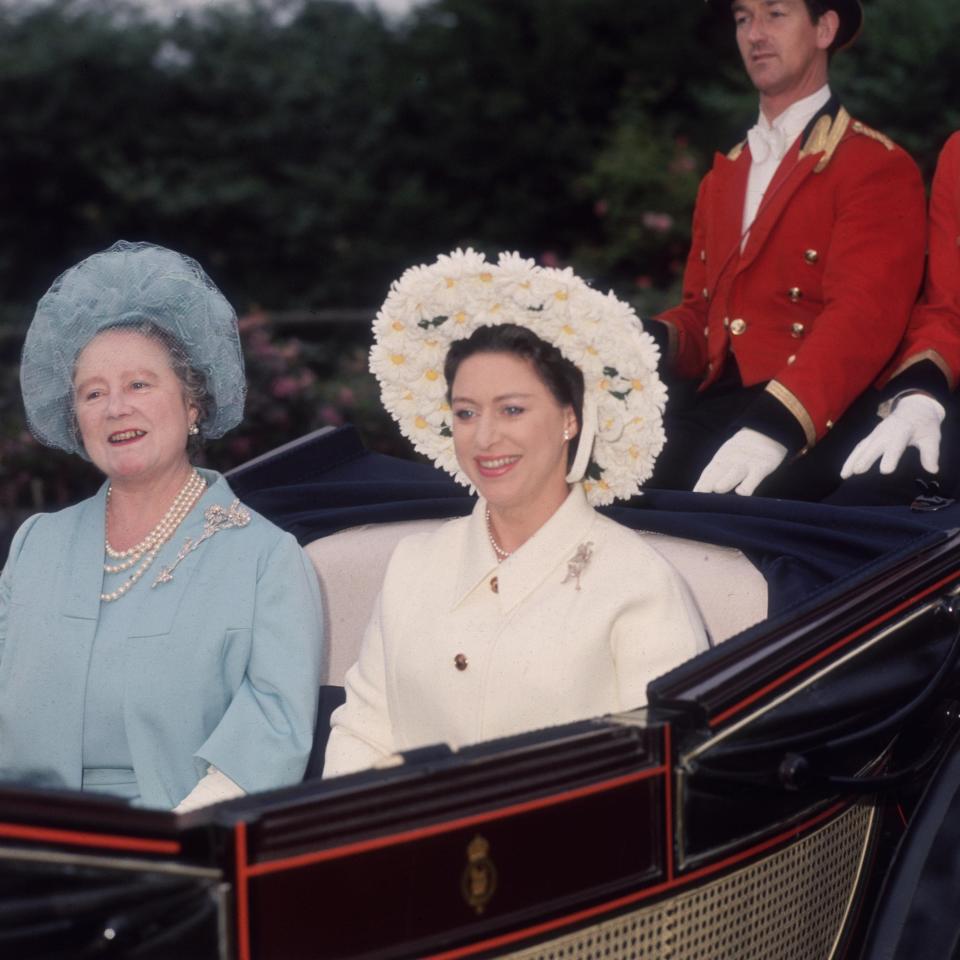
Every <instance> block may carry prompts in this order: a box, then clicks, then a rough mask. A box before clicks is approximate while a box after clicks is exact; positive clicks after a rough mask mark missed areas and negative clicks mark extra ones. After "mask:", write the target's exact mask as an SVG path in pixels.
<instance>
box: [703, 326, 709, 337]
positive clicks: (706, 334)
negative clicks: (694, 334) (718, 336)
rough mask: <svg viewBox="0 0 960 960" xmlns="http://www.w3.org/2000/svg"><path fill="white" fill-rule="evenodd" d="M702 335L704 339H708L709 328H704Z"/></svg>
mask: <svg viewBox="0 0 960 960" xmlns="http://www.w3.org/2000/svg"><path fill="white" fill-rule="evenodd" d="M703 335H704V336H705V337H709V336H710V328H709V327H704V328H703Z"/></svg>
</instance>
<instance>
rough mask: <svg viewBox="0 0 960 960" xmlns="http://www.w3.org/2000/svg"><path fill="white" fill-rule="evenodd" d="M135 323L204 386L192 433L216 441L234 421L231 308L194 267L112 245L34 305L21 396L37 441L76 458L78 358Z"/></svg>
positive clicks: (171, 255) (177, 258) (237, 403)
mask: <svg viewBox="0 0 960 960" xmlns="http://www.w3.org/2000/svg"><path fill="white" fill-rule="evenodd" d="M141 323H151V324H153V325H155V326H156V327H158V328H160V330H162V331H163V332H164V333H166V334H168V335H170V336H171V337H172V338H173V339H174V340H175V341H176V342H177V343H178V344H179V345H180V346H182V347H183V350H184V352H185V353H186V355H187V357H188V359H189V362H190V366H191V367H193V369H194V370H196V371H197V372H198V373H200V374H202V375H203V377H204V378H205V380H206V388H207V392H208V394H209V408H208V410H207V412H206V416H205V417H204V418H203V421H202V422H201V423H199V424H198V426H199V427H200V435H201V436H202V437H205V438H213V437H221V436H223V434H225V433H226V432H227V431H228V430H230V429H232V428H233V427H235V426H236V425H237V424H238V423H239V422H240V419H241V417H242V416H243V403H244V400H245V398H246V393H247V385H246V379H245V377H244V374H243V353H242V351H241V349H240V336H239V333H238V331H237V315H236V313H235V312H234V310H233V307H231V306H230V304H229V303H228V302H227V300H226V298H225V297H224V296H223V294H222V293H221V292H220V291H219V290H218V289H217V288H216V286H215V285H214V283H213V281H212V280H211V279H210V278H209V277H208V276H207V274H206V273H205V272H204V270H203V268H202V267H201V266H200V264H199V263H197V262H196V260H193V259H191V258H190V257H185V256H183V255H182V254H179V253H176V252H174V251H173V250H168V249H166V248H165V247H158V246H155V245H154V244H150V243H129V242H127V241H126V240H120V241H119V242H117V243H115V244H114V245H113V246H112V247H110V249H109V250H105V251H103V252H102V253H95V254H93V255H92V256H90V257H87V259H86V260H82V261H81V262H80V263H78V264H77V265H76V266H74V267H71V268H70V269H69V270H67V271H65V272H64V273H62V274H61V275H60V276H59V277H57V279H56V280H54V281H53V285H52V286H51V287H50V289H49V290H48V291H47V292H46V293H45V294H44V295H43V297H42V298H41V300H40V302H39V303H38V304H37V311H36V313H35V314H34V317H33V321H32V322H31V324H30V328H29V330H28V331H27V337H26V340H25V342H24V345H23V356H22V358H21V362H20V389H21V391H22V393H23V404H24V407H25V409H26V414H27V423H28V424H29V426H30V431H31V432H32V433H33V435H34V436H35V437H36V438H37V439H38V440H39V441H40V442H41V443H44V444H46V445H47V446H50V447H58V448H59V449H61V450H67V451H69V452H71V453H79V454H80V455H81V456H84V455H85V454H84V451H83V447H82V444H81V443H80V439H79V437H78V436H77V433H76V429H75V417H74V401H73V374H74V366H75V364H76V360H77V356H78V355H79V353H80V351H81V350H83V348H84V347H85V346H86V345H87V344H88V343H89V342H90V341H91V340H92V339H93V338H94V337H95V336H96V335H97V334H98V333H100V332H101V331H103V330H106V329H108V328H111V327H123V326H136V325H138V324H141Z"/></svg>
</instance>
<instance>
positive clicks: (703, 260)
mask: <svg viewBox="0 0 960 960" xmlns="http://www.w3.org/2000/svg"><path fill="white" fill-rule="evenodd" d="M700 262H701V263H706V262H707V251H706V250H701V251H700Z"/></svg>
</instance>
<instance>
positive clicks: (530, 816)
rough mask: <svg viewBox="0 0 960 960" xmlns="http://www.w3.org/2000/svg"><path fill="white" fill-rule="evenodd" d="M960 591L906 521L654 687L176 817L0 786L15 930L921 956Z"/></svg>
mask: <svg viewBox="0 0 960 960" xmlns="http://www.w3.org/2000/svg"><path fill="white" fill-rule="evenodd" d="M958 589H960V535H958V534H952V533H950V532H942V533H931V534H930V535H929V536H926V535H924V536H919V537H918V538H917V539H916V540H915V542H914V543H913V544H911V545H910V546H909V548H906V549H902V550H900V551H898V552H897V551H895V552H894V553H892V554H891V555H888V556H885V557H884V558H883V559H882V560H880V561H878V562H876V563H874V564H873V565H872V567H871V568H870V569H866V570H864V571H862V572H860V573H858V574H857V575H856V576H852V577H849V578H847V579H846V580H844V581H841V582H839V583H837V584H836V585H835V586H833V587H831V588H829V589H827V590H823V591H820V592H818V593H817V594H816V596H813V597H811V598H810V599H809V600H807V601H805V602H803V603H800V604H799V605H797V606H795V607H794V608H793V609H790V610H786V611H784V612H782V613H780V614H779V615H777V616H775V617H772V618H770V619H769V620H767V621H765V622H764V623H762V624H760V625H758V626H757V627H755V628H752V629H750V630H748V631H746V632H744V633H743V634H740V635H739V636H736V637H734V638H732V639H730V640H728V641H726V642H725V643H724V644H721V645H720V646H718V647H716V648H715V649H713V650H711V651H709V652H707V653H705V654H703V655H701V656H700V657H697V658H696V659H694V660H692V661H690V662H688V663H686V664H684V665H683V666H681V667H680V668H678V669H677V670H674V671H673V672H672V673H670V674H668V675H667V676H665V677H662V678H660V679H659V680H658V681H656V682H655V683H654V684H652V685H651V687H650V689H649V706H648V707H647V708H645V709H642V710H638V711H633V712H630V713H625V714H623V715H619V716H613V717H606V718H600V719H597V720H592V721H585V722H582V723H577V724H572V725H569V726H565V727H558V728H554V729H550V730H545V731H540V732H536V733H531V734H526V735H523V736H518V737H513V738H509V739H506V740H500V741H493V742H490V743H485V744H481V745H477V746H474V747H470V748H467V749H464V750H461V751H459V752H456V753H452V752H450V751H448V750H446V749H444V748H439V747H438V748H428V749H425V750H420V751H415V752H414V753H411V754H407V755H406V756H405V762H404V763H402V764H400V765H396V766H392V767H389V768H386V769H381V770H375V771H368V772H364V773H358V774H354V775H352V776H348V777H341V778H336V779H333V780H330V781H320V780H308V781H306V782H304V783H303V784H300V785H298V786H296V787H290V788H286V789H284V790H278V791H273V792H270V793H265V794H261V795H256V796H250V797H246V798H243V799H240V800H235V801H231V802H228V803H224V804H220V805H218V806H216V807H213V808H209V809H206V810H200V811H197V812H195V813H192V814H188V815H185V816H182V817H176V816H174V815H172V814H169V813H161V812H150V811H142V810H132V809H128V808H126V807H125V806H124V805H123V804H121V803H119V802H111V801H109V800H105V799H102V798H96V799H94V798H90V797H87V796H83V795H77V794H67V793H56V792H52V791H42V790H23V789H0V952H2V955H3V956H17V957H23V958H29V957H74V956H75V957H83V956H96V957H126V956H141V957H150V958H153V957H156V958H161V957H176V958H191V957H197V958H209V960H213V958H223V960H298V958H361V957H362V958H372V957H379V958H407V957H433V958H451V960H452V958H460V957H492V956H511V957H518V958H524V960H547V958H555V960H561V958H573V957H576V958H582V960H591V958H600V957H605V958H621V960H622V958H633V957H637V958H641V957H650V958H659V957H670V958H703V960H716V958H720V957H729V958H737V960H740V958H750V957H756V958H763V960H778V958H784V960H804V958H811V960H812V958H827V957H837V958H840V957H851V958H855V957H863V958H871V960H872V958H873V957H874V956H881V955H882V956H888V955H889V956H894V955H896V956H898V957H899V956H903V957H906V956H910V955H911V954H910V953H908V952H903V951H906V950H907V949H908V945H909V944H916V942H917V938H916V937H914V939H913V940H910V938H909V936H907V933H909V932H910V931H911V930H914V931H915V930H916V926H915V924H914V926H913V927H911V920H912V918H913V913H912V912H911V911H912V908H913V906H914V904H913V901H912V899H911V897H910V894H909V888H910V884H911V883H912V882H914V880H915V878H917V877H920V878H921V879H922V878H923V869H924V864H925V863H927V862H928V860H929V857H930V851H931V849H934V850H935V847H936V844H935V843H933V842H931V837H934V838H935V837H936V836H937V835H938V829H939V827H940V825H941V824H942V822H943V818H944V811H948V810H949V809H950V801H951V800H952V799H953V797H954V795H955V794H960V787H958V784H960V769H957V770H954V769H953V768H954V767H957V760H956V756H957V753H956V750H955V741H956V739H957V730H956V719H955V718H956V710H955V709H954V698H955V697H956V679H955V674H956V671H955V669H954V664H955V661H956V659H957V656H958V651H960V644H958V642H957V635H958V627H957V624H958V617H957V613H956V609H955V596H956V594H957V593H958ZM940 782H946V783H948V786H949V791H948V794H947V796H946V800H945V799H944V797H943V795H942V793H943V791H941V792H940V793H939V794H938V793H936V791H935V790H934V788H935V787H936V786H937V784H938V783H940ZM924 784H929V785H930V786H929V787H928V795H927V796H926V797H924V798H923V800H922V801H921V802H920V804H919V809H918V811H917V813H916V815H915V816H914V807H915V805H916V802H917V797H918V796H919V790H920V788H921V787H922V786H923V785H924ZM931 791H933V792H934V796H933V797H932V799H931V796H930V793H931ZM931 810H932V812H931ZM938 811H939V812H940V813H939V818H938ZM911 817H913V819H911ZM914 824H917V825H918V826H919V827H920V828H922V829H923V841H924V842H923V844H921V846H922V850H921V852H920V853H917V850H916V846H917V845H916V843H914V844H913V847H912V848H911V840H912V839H913V836H912V833H911V830H912V829H913V825H914ZM901 838H903V839H901ZM898 842H900V845H901V852H900V854H899V855H898V856H897V857H895V856H894V852H895V848H896V845H897V843H898ZM924 851H926V854H924ZM935 852H936V851H935ZM939 853H940V855H941V859H942V857H943V856H944V855H945V854H944V851H939ZM925 856H926V859H925ZM891 865H893V866H891ZM885 879H886V881H887V882H886V887H885V888H884V881H885ZM927 880H928V882H929V878H927ZM916 882H920V881H919V880H917V881H916ZM878 905H879V909H878ZM875 912H876V914H877V916H876V919H875V920H874V922H873V925H872V927H871V925H870V923H869V921H870V919H871V917H872V916H873V915H874V914H875ZM954 916H956V913H954ZM884 923H885V924H886V929H885V930H883V931H881V933H882V936H883V938H884V949H887V948H890V949H891V950H892V949H893V948H892V947H891V944H894V947H895V946H896V943H897V942H898V938H900V940H902V942H903V945H902V949H901V952H900V953H895V952H889V950H888V952H886V953H883V952H876V951H878V950H879V949H880V948H879V947H877V946H875V945H876V944H877V943H878V942H879V941H878V937H880V936H881V934H880V933H878V932H877V931H878V928H879V927H882V926H883V924H884ZM905 931H906V933H905ZM947 939H949V938H945V940H944V942H946V940H947ZM909 948H911V949H912V947H909ZM913 955H919V954H913ZM923 955H924V956H925V957H927V956H929V957H936V956H940V954H923ZM943 955H944V956H947V955H948V954H943Z"/></svg>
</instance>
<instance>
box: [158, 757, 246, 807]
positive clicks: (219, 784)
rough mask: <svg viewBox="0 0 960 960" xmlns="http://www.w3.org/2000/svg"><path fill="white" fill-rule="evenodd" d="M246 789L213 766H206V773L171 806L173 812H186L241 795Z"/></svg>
mask: <svg viewBox="0 0 960 960" xmlns="http://www.w3.org/2000/svg"><path fill="white" fill-rule="evenodd" d="M245 794H246V790H244V789H243V787H241V786H239V785H238V784H236V783H234V782H233V781H232V780H231V779H230V778H229V777H228V776H227V775H226V774H225V773H222V772H221V771H219V770H218V769H217V768H216V767H214V766H209V767H207V775H206V776H205V777H203V779H201V780H200V782H199V783H198V784H197V785H196V786H195V787H194V788H193V789H192V790H191V791H190V792H189V793H188V794H187V795H186V796H185V797H184V798H183V799H182V800H181V801H180V802H179V803H178V804H177V805H176V806H175V807H174V808H173V812H174V813H187V812H188V811H190V810H197V809H199V808H200V807H207V806H209V805H210V804H211V803H219V802H220V801H221V800H233V799H234V798H235V797H242V796H244V795H245Z"/></svg>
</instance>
